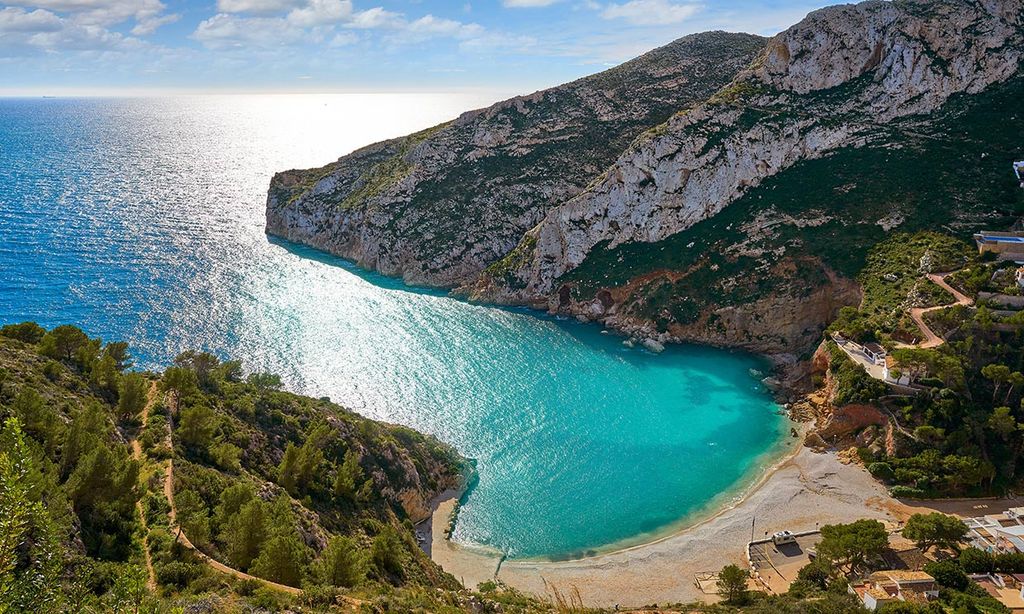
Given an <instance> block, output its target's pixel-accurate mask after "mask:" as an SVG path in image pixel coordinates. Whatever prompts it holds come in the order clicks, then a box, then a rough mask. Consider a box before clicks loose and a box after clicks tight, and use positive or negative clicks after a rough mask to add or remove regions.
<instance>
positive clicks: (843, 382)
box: [828, 341, 889, 407]
mask: <svg viewBox="0 0 1024 614" xmlns="http://www.w3.org/2000/svg"><path fill="white" fill-rule="evenodd" d="M828 348H829V356H830V364H831V372H832V381H833V392H832V402H833V403H834V404H835V405H836V406H837V407H842V406H844V405H849V404H851V403H872V402H874V401H876V400H877V399H879V398H880V397H882V396H883V395H885V394H886V393H887V392H888V390H889V388H888V387H887V386H886V385H885V383H884V382H881V381H879V380H877V379H875V378H873V377H871V376H870V375H868V373H867V371H865V370H864V367H862V366H860V365H859V364H857V363H855V362H853V361H852V360H850V358H849V357H848V356H847V355H846V353H845V352H843V351H842V350H841V349H839V347H838V346H837V345H836V344H835V343H833V342H831V341H830V342H828Z"/></svg>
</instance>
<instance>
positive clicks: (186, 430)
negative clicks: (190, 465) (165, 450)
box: [176, 403, 220, 451]
mask: <svg viewBox="0 0 1024 614" xmlns="http://www.w3.org/2000/svg"><path fill="white" fill-rule="evenodd" d="M219 426H220V420H219V419H218V417H217V414H216V413H214V411H213V410H212V409H210V408H209V406H207V405H206V404H204V403H198V404H196V405H193V406H192V407H189V408H187V409H184V410H182V412H181V420H180V421H179V422H178V428H177V429H176V432H177V436H178V439H179V440H180V441H181V443H183V444H185V445H186V446H188V447H191V448H193V449H195V450H204V451H205V450H206V449H207V448H209V447H210V444H211V443H212V442H213V434H214V433H215V432H216V431H217V428H218V427H219Z"/></svg>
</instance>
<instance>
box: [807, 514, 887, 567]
mask: <svg viewBox="0 0 1024 614" xmlns="http://www.w3.org/2000/svg"><path fill="white" fill-rule="evenodd" d="M888 546H889V534H888V532H887V531H886V530H885V525H883V524H882V523H881V522H878V521H877V520H858V521H856V522H853V523H850V524H836V525H825V526H823V527H821V541H820V542H819V543H818V556H820V557H821V558H822V559H824V560H825V561H828V562H829V563H830V564H831V565H833V566H835V567H837V568H845V569H846V570H847V571H849V572H853V571H856V570H859V569H862V568H864V567H865V565H867V564H868V563H870V562H872V561H873V560H874V559H875V558H877V557H878V556H879V555H881V554H882V552H884V551H885V549H886V548H887V547H888Z"/></svg>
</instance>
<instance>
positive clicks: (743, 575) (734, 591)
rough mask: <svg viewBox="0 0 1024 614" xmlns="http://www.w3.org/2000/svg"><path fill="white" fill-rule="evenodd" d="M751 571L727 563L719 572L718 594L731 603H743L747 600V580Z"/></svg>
mask: <svg viewBox="0 0 1024 614" xmlns="http://www.w3.org/2000/svg"><path fill="white" fill-rule="evenodd" d="M749 580H750V572H749V571H747V570H746V569H740V568H739V567H737V566H736V565H726V566H725V567H723V568H722V571H720V572H718V581H717V582H716V585H717V587H718V594H719V595H721V596H722V600H723V601H725V603H728V604H730V605H741V604H743V603H744V602H746V600H747V582H748V581H749Z"/></svg>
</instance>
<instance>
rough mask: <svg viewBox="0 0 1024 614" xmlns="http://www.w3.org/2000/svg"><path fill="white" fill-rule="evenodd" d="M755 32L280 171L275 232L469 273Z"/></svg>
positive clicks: (667, 112)
mask: <svg viewBox="0 0 1024 614" xmlns="http://www.w3.org/2000/svg"><path fill="white" fill-rule="evenodd" d="M764 40H765V39H762V38H760V37H756V36H750V35H745V34H726V33H722V32H712V33H706V34H700V35H694V36H688V37H685V38H683V39H680V40H678V41H676V42H674V43H672V44H670V45H667V46H665V47H663V48H660V49H657V50H655V51H652V52H650V53H648V54H646V55H644V56H641V57H639V58H637V59H636V60H633V61H631V62H627V63H626V64H623V65H622V66H619V67H616V68H614V69H611V70H609V71H605V72H603V73H600V74H597V75H594V76H592V77H587V78H584V79H580V80H578V81H575V82H573V83H569V84H567V85H563V86H560V87H556V88H553V89H550V90H545V91H541V92H537V93H535V94H531V95H529V96H523V97H519V98H514V99H511V100H507V101H505V102H501V103H498V104H496V105H494V106H492V107H490V108H487V109H481V110H478V111H472V112H469V113H465V114H463V115H462V116H461V117H459V118H458V119H456V120H455V121H453V122H451V123H449V124H445V125H442V126H439V127H437V128H435V129H432V130H428V131H425V132H422V133H419V134H416V135H411V136H408V137H403V138H400V139H394V140H391V141H386V142H383V143H378V144H375V145H371V146H369V147H366V148H364V149H361V150H359V151H356V152H354V153H352V154H350V155H348V156H345V157H344V158H341V159H340V160H338V161H337V162H335V163H333V164H330V165H328V166H326V167H323V168H320V169H312V170H306V171H287V172H283V173H279V174H277V175H276V176H275V177H274V179H273V181H272V183H271V187H270V191H269V194H268V198H267V232H268V233H269V234H272V235H276V236H280V237H283V238H285V239H288V240H291V241H295V242H298V243H303V244H306V245H310V246H312V247H316V248H319V249H322V250H325V251H328V252H331V253H333V254H336V255H340V256H342V257H345V258H349V259H351V260H354V261H356V262H357V263H359V264H360V265H362V266H365V267H368V268H372V269H375V270H378V271H380V272H382V273H385V274H389V275H396V276H402V277H404V278H405V279H406V280H407V281H410V282H414V283H420V284H428V285H436V286H455V285H459V284H463V283H467V282H469V281H472V280H473V279H474V278H475V277H476V276H477V275H479V274H480V272H481V271H482V270H483V269H484V268H485V267H486V266H487V265H489V264H491V263H492V262H494V261H495V260H498V259H500V258H501V257H502V256H504V255H505V254H506V253H508V252H509V250H511V249H512V248H513V247H515V246H516V244H517V243H518V242H519V240H520V239H521V237H522V236H523V233H524V232H525V231H526V230H528V229H529V228H531V227H533V226H535V225H536V224H537V223H538V222H539V221H540V220H541V219H542V218H543V216H544V214H545V213H546V212H547V211H548V210H549V209H550V208H552V207H554V206H557V205H559V204H560V203H563V202H565V201H567V200H569V199H571V198H572V197H574V196H576V195H577V194H578V193H579V192H580V191H581V190H583V189H584V188H585V187H586V186H587V184H588V183H589V182H590V181H591V180H592V179H593V178H594V177H595V176H597V175H598V174H599V173H601V171H602V170H604V169H605V168H606V167H607V166H608V165H609V164H611V163H612V162H613V161H614V160H615V158H616V156H617V155H619V154H620V153H621V152H622V151H623V150H624V149H625V148H626V147H627V146H628V145H629V143H630V142H631V141H632V140H633V139H635V138H636V137H637V135H639V134H640V133H642V132H643V131H644V130H646V129H648V128H650V127H651V126H655V125H658V124H660V123H661V122H663V121H665V120H666V119H667V118H668V117H670V116H671V115H672V114H673V113H675V112H676V111H678V110H679V109H682V108H685V107H687V106H689V105H692V104H697V103H699V102H702V101H704V100H706V99H707V98H708V97H709V96H711V95H712V94H713V93H714V92H715V91H717V90H718V89H720V88H721V87H722V86H724V85H725V84H727V83H728V82H729V81H731V80H732V79H733V78H734V77H735V76H736V75H737V74H738V73H739V72H740V71H741V70H743V69H745V68H747V67H748V66H749V65H750V63H751V62H752V60H753V59H754V58H755V56H756V55H757V54H758V53H759V52H760V50H761V49H762V48H763V46H764Z"/></svg>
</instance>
